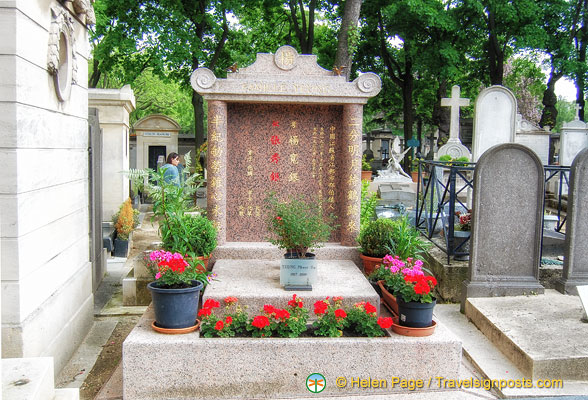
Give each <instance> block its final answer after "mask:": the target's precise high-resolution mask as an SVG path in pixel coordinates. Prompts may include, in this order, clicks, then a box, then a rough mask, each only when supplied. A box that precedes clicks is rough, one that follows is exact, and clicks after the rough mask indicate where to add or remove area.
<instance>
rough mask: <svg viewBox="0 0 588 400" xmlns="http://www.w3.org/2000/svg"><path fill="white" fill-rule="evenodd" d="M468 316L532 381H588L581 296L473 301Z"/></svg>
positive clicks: (586, 334)
mask: <svg viewBox="0 0 588 400" xmlns="http://www.w3.org/2000/svg"><path fill="white" fill-rule="evenodd" d="M465 315H466V317H468V319H470V320H471V321H472V322H473V323H474V325H476V326H477V327H478V329H479V330H480V331H482V333H483V334H484V335H485V336H486V337H487V338H488V339H489V340H490V341H492V343H494V345H495V346H496V347H498V348H499V349H500V350H501V351H502V353H503V354H504V355H505V356H506V357H508V358H509V359H510V360H511V361H512V362H513V363H514V364H515V365H516V366H517V367H518V368H519V369H520V370H521V372H522V373H523V374H525V375H526V376H527V377H531V378H533V379H538V378H543V379H564V380H582V381H586V380H588V324H586V323H583V322H582V321H581V318H582V315H583V310H582V304H581V303H580V298H579V297H578V296H566V295H563V294H561V293H558V292H557V291H555V290H546V291H545V294H544V295H537V296H513V297H489V298H469V299H467V301H466V304H465Z"/></svg>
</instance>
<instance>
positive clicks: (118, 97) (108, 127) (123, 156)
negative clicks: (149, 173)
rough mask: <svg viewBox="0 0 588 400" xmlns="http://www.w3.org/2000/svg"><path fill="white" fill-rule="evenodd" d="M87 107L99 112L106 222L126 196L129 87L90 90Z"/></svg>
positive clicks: (131, 106) (132, 104)
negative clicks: (125, 173) (94, 108)
mask: <svg viewBox="0 0 588 400" xmlns="http://www.w3.org/2000/svg"><path fill="white" fill-rule="evenodd" d="M88 104H89V106H90V107H96V108H97V109H98V111H99V112H100V127H101V128H102V187H103V188H104V192H103V196H102V201H103V206H104V208H103V217H104V220H105V221H108V220H110V218H111V217H112V215H113V214H114V213H116V212H117V211H118V209H119V207H120V205H121V204H122V203H123V202H124V201H125V200H126V199H127V198H128V197H129V179H128V177H127V176H125V175H124V174H123V171H128V170H129V158H130V154H129V131H130V125H129V114H130V113H131V112H132V111H133V110H134V109H135V95H134V94H133V90H132V89H131V86H130V85H125V86H123V87H122V88H121V89H90V90H89V93H88Z"/></svg>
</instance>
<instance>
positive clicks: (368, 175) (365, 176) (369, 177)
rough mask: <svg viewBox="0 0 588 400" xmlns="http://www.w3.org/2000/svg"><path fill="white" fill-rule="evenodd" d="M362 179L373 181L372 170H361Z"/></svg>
mask: <svg viewBox="0 0 588 400" xmlns="http://www.w3.org/2000/svg"><path fill="white" fill-rule="evenodd" d="M361 180H362V181H371V180H372V171H361Z"/></svg>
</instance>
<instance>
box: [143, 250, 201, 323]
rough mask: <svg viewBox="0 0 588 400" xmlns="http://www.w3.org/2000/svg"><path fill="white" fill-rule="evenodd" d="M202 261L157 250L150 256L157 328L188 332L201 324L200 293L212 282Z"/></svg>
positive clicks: (149, 265) (149, 264)
mask: <svg viewBox="0 0 588 400" xmlns="http://www.w3.org/2000/svg"><path fill="white" fill-rule="evenodd" d="M201 266H202V262H201V261H200V260H187V259H185V258H184V256H183V255H182V254H180V253H171V252H169V251H165V250H155V251H152V252H151V253H150V254H149V261H148V263H147V269H148V271H149V272H150V273H151V276H152V277H153V282H151V283H149V284H148V285H147V288H148V289H149V290H150V291H151V298H152V301H153V308H154V311H155V323H154V324H155V325H154V329H155V328H159V329H171V330H186V329H190V328H194V327H195V326H196V325H197V321H196V315H197V312H198V301H199V295H200V291H201V290H202V289H203V287H204V286H205V285H206V284H208V282H209V281H210V280H211V279H212V275H211V274H210V273H209V272H207V271H205V270H203V268H201Z"/></svg>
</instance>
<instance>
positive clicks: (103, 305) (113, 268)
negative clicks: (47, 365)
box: [57, 208, 160, 400]
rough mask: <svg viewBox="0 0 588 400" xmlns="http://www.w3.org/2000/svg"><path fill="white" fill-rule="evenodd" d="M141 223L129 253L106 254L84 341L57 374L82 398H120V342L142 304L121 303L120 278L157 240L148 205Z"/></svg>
mask: <svg viewBox="0 0 588 400" xmlns="http://www.w3.org/2000/svg"><path fill="white" fill-rule="evenodd" d="M141 211H142V213H141V217H140V218H141V224H140V226H139V227H138V228H137V229H136V230H135V231H133V239H132V244H131V249H130V251H129V255H128V257H127V258H126V259H125V258H109V259H108V260H107V273H106V275H105V276H104V279H103V281H102V283H101V284H100V286H99V288H98V290H97V291H96V293H95V295H94V324H93V327H92V329H91V330H90V332H89V333H88V335H87V336H86V338H85V339H84V342H83V343H82V344H81V345H80V347H79V349H78V350H77V351H76V353H75V354H74V355H73V357H72V358H71V360H70V361H69V362H68V365H67V366H66V367H65V368H64V369H63V370H62V371H61V372H60V374H59V376H58V378H57V386H58V387H77V388H79V389H80V399H81V400H92V399H110V400H114V399H122V368H119V370H120V374H119V375H120V377H118V379H117V374H116V371H117V367H119V366H120V364H121V360H122V344H123V342H124V340H125V339H126V337H127V336H128V335H129V333H130V332H131V331H132V330H133V328H134V327H135V325H136V324H137V322H138V321H139V317H140V316H141V315H142V314H143V312H144V311H145V309H146V307H144V306H123V305H122V280H123V278H125V277H126V276H127V275H128V273H129V271H131V269H132V268H133V267H134V265H135V264H136V263H140V262H142V254H143V251H145V250H147V249H150V248H152V247H153V246H154V242H158V241H159V240H160V239H159V236H158V234H157V231H158V224H157V221H151V217H152V215H153V213H152V212H150V210H149V209H146V208H144V209H142V210H141Z"/></svg>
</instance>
